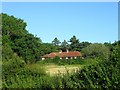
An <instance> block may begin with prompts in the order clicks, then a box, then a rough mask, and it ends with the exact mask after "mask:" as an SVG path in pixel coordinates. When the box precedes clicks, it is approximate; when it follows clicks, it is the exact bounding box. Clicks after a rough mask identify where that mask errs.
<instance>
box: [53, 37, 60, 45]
mask: <svg viewBox="0 0 120 90" xmlns="http://www.w3.org/2000/svg"><path fill="white" fill-rule="evenodd" d="M60 43H61V42H60V41H59V40H58V39H57V37H55V39H54V40H53V41H52V44H53V45H54V46H58V45H59V44H60Z"/></svg>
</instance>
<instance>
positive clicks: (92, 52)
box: [0, 14, 120, 90]
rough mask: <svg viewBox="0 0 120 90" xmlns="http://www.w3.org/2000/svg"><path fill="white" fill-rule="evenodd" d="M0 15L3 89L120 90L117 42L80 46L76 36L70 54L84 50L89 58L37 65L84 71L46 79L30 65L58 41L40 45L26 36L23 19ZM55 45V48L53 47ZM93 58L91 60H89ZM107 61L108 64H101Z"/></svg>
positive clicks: (31, 36)
mask: <svg viewBox="0 0 120 90" xmlns="http://www.w3.org/2000/svg"><path fill="white" fill-rule="evenodd" d="M0 15H2V22H3V23H2V38H1V30H0V40H1V39H2V42H0V50H2V61H3V62H2V87H3V88H41V89H42V90H43V89H53V88H55V89H60V88H63V89H64V88H65V89H68V88H88V89H89V88H100V89H103V88H110V89H119V88H120V56H119V53H120V41H118V42H115V43H113V44H110V43H109V44H104V45H103V44H90V43H88V42H82V43H80V42H79V40H78V39H77V38H76V36H73V37H72V38H71V39H70V42H71V44H70V50H78V51H81V49H82V48H84V47H86V48H84V49H83V50H82V52H83V56H87V57H89V58H87V59H75V60H74V59H73V60H71V59H68V60H64V59H63V60H60V59H59V57H56V58H54V59H48V60H44V61H40V62H38V63H44V64H45V63H55V64H58V65H67V64H68V65H71V64H80V65H85V67H84V68H83V69H81V70H77V71H76V72H75V73H74V74H70V73H69V72H68V73H66V74H62V75H61V73H59V74H58V75H56V76H49V75H47V74H46V72H45V70H44V69H43V68H44V66H41V68H39V66H38V65H41V64H33V62H36V61H38V60H40V56H42V55H44V54H47V53H50V52H53V51H56V50H57V49H58V48H59V40H58V39H55V40H54V42H53V43H54V45H55V46H53V45H52V44H49V43H42V42H41V40H40V38H37V37H36V36H34V35H32V34H30V33H28V31H27V30H26V29H25V28H26V23H25V22H24V21H23V20H22V19H17V18H15V17H14V16H8V15H7V14H0ZM0 27H1V26H0ZM65 43H66V42H64V43H63V46H65ZM1 45H2V46H1ZM56 45H58V46H57V47H56ZM88 45H89V46H88ZM107 47H108V48H109V49H110V51H111V53H110V52H109V49H108V48H107ZM65 48H66V46H65ZM0 53H1V52H0ZM109 54H110V58H109ZM94 56H95V58H94V59H93V58H91V57H94ZM96 57H98V58H96ZM108 58H109V60H104V59H108ZM92 60H93V61H94V62H92ZM101 61H102V62H101ZM26 63H27V64H26ZM0 64H1V63H0Z"/></svg>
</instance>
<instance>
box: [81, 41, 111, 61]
mask: <svg viewBox="0 0 120 90" xmlns="http://www.w3.org/2000/svg"><path fill="white" fill-rule="evenodd" d="M81 52H82V55H83V57H93V58H94V57H100V58H101V59H107V60H108V59H109V55H110V50H109V49H108V48H107V47H106V46H105V45H103V44H99V43H95V44H90V45H89V46H87V47H86V48H83V49H82V51H81Z"/></svg>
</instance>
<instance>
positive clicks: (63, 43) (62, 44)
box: [61, 40, 69, 51]
mask: <svg viewBox="0 0 120 90" xmlns="http://www.w3.org/2000/svg"><path fill="white" fill-rule="evenodd" d="M67 49H69V44H68V42H67V41H66V40H64V41H63V42H62V43H61V50H62V51H66V50H67Z"/></svg>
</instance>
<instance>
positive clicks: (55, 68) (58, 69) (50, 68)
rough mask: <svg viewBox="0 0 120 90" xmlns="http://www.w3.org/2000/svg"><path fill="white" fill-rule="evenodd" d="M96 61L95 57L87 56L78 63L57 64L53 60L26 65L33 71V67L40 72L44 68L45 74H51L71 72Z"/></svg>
mask: <svg viewBox="0 0 120 90" xmlns="http://www.w3.org/2000/svg"><path fill="white" fill-rule="evenodd" d="M71 61H72V60H71ZM98 61H99V60H98V59H97V58H95V59H89V58H88V59H82V60H81V62H80V63H79V64H78V62H77V63H76V64H75V63H74V64H71V65H69V64H65V65H59V64H56V63H54V62H46V61H39V62H37V63H36V64H32V65H28V66H27V67H30V68H31V70H33V71H34V69H35V70H36V71H38V72H41V69H44V70H45V72H46V73H47V74H49V75H51V76H53V75H56V74H58V73H62V74H65V73H66V72H69V73H71V74H72V73H74V72H75V71H76V70H80V69H82V68H83V67H84V66H89V65H94V64H96V63H98ZM61 62H62V61H61ZM62 63H63V62H62ZM65 63H66V62H65Z"/></svg>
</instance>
